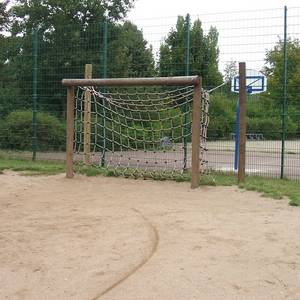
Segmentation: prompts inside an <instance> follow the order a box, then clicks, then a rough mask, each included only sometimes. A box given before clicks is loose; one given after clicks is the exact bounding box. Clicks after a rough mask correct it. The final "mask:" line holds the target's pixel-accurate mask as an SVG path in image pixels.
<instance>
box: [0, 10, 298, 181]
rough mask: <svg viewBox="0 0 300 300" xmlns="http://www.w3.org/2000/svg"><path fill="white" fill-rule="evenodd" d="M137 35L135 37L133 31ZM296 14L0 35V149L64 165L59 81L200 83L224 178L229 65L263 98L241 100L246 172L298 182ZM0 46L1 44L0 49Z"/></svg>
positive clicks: (215, 164) (231, 112) (214, 162)
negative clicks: (256, 78)
mask: <svg viewBox="0 0 300 300" xmlns="http://www.w3.org/2000/svg"><path fill="white" fill-rule="evenodd" d="M141 29H142V30H141ZM299 35H300V8H289V9H288V10H287V9H282V8H280V9H270V10H259V11H239V12H228V13H218V14H206V15H201V14H199V15H191V16H189V15H187V16H179V17H174V18H173V17H168V18H165V19H164V20H160V19H146V20H135V21H132V22H129V21H123V22H117V23H113V22H111V21H106V22H101V23H93V24H88V23H86V24H84V25H82V24H81V25H72V26H71V25H70V26H50V25H49V26H48V27H47V26H46V25H45V26H40V27H36V28H34V29H33V30H32V31H28V32H26V33H24V34H22V35H9V34H7V35H3V36H2V40H3V42H2V43H1V46H0V55H1V56H0V64H1V65H0V66H1V69H0V116H1V121H0V149H1V152H5V153H10V154H12V155H21V156H26V157H32V158H33V159H60V160H63V159H64V151H65V127H66V124H65V115H66V113H65V110H66V91H65V89H64V88H63V87H62V85H61V80H62V79H63V78H83V77H84V68H85V64H92V65H93V77H94V78H103V77H108V78H118V77H152V76H178V75H201V76H203V83H204V87H205V89H207V90H210V89H213V88H215V87H216V86H219V85H221V84H223V83H224V84H223V85H222V86H221V87H220V88H218V89H216V90H214V91H213V92H212V93H211V97H210V98H211V104H210V125H209V131H208V138H209V141H208V154H207V155H208V161H209V166H210V168H211V169H214V170H221V171H233V169H234V144H235V143H234V136H235V127H236V124H235V123H236V118H235V114H236V103H237V96H238V95H237V94H234V93H232V92H231V88H230V79H231V77H232V76H233V75H234V74H235V73H236V71H237V62H238V61H245V62H246V64H247V69H255V70H257V71H262V72H263V73H264V74H265V75H266V77H267V79H268V89H267V91H266V92H264V93H261V94H256V95H248V99H247V137H248V141H247V146H246V147H247V156H246V157H247V158H246V171H247V173H248V174H260V175H267V176H272V177H288V178H291V179H297V180H299V179H300V93H299V92H300V91H299V84H300V79H299V78H300V43H299V40H298V39H299ZM2 40H1V41H2Z"/></svg>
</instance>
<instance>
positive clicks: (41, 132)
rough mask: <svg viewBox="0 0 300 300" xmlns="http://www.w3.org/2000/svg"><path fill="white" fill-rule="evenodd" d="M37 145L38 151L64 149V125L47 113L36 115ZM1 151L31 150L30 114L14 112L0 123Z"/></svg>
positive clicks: (27, 112) (28, 112)
mask: <svg viewBox="0 0 300 300" xmlns="http://www.w3.org/2000/svg"><path fill="white" fill-rule="evenodd" d="M37 129H38V130H37V144H38V150H40V151H51V150H64V149H65V136H66V133H65V124H64V123H62V122H61V121H59V119H57V118H56V117H54V116H51V115H49V114H47V113H37ZM0 132H1V140H0V147H1V148H2V149H14V150H31V144H32V132H33V131H32V113H31V112H30V111H14V112H12V113H10V114H9V115H8V116H7V117H6V118H5V119H4V121H3V122H2V123H0Z"/></svg>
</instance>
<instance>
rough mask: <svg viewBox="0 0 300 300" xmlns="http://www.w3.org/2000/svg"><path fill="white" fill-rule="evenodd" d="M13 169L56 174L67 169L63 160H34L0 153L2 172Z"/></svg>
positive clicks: (35, 173)
mask: <svg viewBox="0 0 300 300" xmlns="http://www.w3.org/2000/svg"><path fill="white" fill-rule="evenodd" d="M4 170H12V171H18V172H25V173H24V174H25V175H55V174H59V173H63V172H64V171H65V165H64V163H62V162H54V161H35V162H34V161H32V160H29V159H23V158H7V157H5V156H4V155H0V172H1V173H3V171H4Z"/></svg>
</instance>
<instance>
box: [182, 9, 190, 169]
mask: <svg viewBox="0 0 300 300" xmlns="http://www.w3.org/2000/svg"><path fill="white" fill-rule="evenodd" d="M184 43H185V58H184V59H185V76H189V75H190V15H189V14H187V15H186V32H185V41H184ZM183 110H184V112H183V113H184V120H183V123H184V124H183V126H184V127H183V170H184V171H185V170H186V169H187V142H188V141H187V136H188V130H189V128H188V117H189V116H188V114H187V111H188V107H187V104H185V105H184V107H183Z"/></svg>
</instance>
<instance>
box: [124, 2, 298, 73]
mask: <svg viewBox="0 0 300 300" xmlns="http://www.w3.org/2000/svg"><path fill="white" fill-rule="evenodd" d="M285 5H286V6H287V7H288V36H289V37H292V38H299V39H300V1H299V0H285V1H283V0H269V1H262V0H251V1H241V0H228V1H224V0H223V1H217V0H208V1H199V0H181V1H179V0H136V2H135V6H134V8H133V9H132V10H131V11H130V13H129V15H128V19H129V20H131V21H133V23H135V24H136V25H137V26H138V27H139V28H140V29H141V30H142V31H143V33H144V37H145V39H146V40H147V41H148V42H149V44H151V45H152V47H153V50H154V52H155V54H156V55H158V52H159V51H158V50H159V46H160V44H161V43H162V42H163V41H164V38H165V37H166V36H167V34H168V32H169V31H170V29H171V28H174V26H175V24H176V19H177V16H178V15H186V14H187V13H189V14H190V15H191V19H192V21H193V20H195V19H197V18H199V19H200V20H201V21H202V27H203V29H204V32H205V33H207V32H208V30H209V28H210V26H215V27H216V28H217V30H218V32H219V49H220V55H219V69H220V71H223V70H224V68H225V66H226V64H227V63H229V62H230V61H237V62H238V61H246V63H247V69H255V70H262V69H263V67H264V65H265V55H266V51H268V50H270V49H272V48H273V47H274V46H275V44H276V43H277V42H278V41H279V39H283V33H284V27H283V20H284V19H283V16H284V9H283V8H284V6H285Z"/></svg>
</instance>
